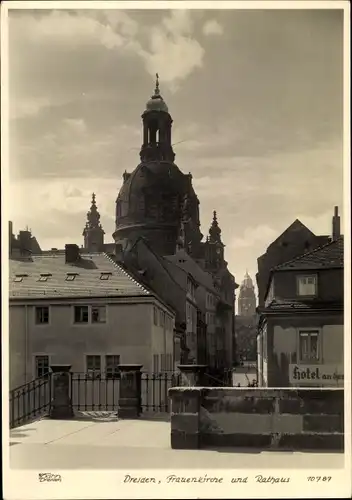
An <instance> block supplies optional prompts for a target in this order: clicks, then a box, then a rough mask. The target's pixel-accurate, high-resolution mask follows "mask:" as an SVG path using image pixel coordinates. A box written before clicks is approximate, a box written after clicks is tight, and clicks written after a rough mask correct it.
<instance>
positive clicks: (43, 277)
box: [38, 274, 52, 281]
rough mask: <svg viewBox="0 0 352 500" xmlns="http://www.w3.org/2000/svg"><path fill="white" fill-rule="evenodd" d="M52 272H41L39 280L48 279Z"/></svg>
mask: <svg viewBox="0 0 352 500" xmlns="http://www.w3.org/2000/svg"><path fill="white" fill-rule="evenodd" d="M51 276H52V274H41V275H40V278H39V280H38V281H48V279H49V278H50V277H51Z"/></svg>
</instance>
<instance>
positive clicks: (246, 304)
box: [238, 270, 256, 316]
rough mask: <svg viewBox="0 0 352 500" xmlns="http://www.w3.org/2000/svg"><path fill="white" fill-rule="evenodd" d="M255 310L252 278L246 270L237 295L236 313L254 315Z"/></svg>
mask: <svg viewBox="0 0 352 500" xmlns="http://www.w3.org/2000/svg"><path fill="white" fill-rule="evenodd" d="M255 312H256V296H255V290H254V285H253V281H252V278H251V277H250V276H249V274H248V271H247V270H246V274H245V276H244V279H243V281H242V283H241V286H240V293H239V295H238V314H239V316H255Z"/></svg>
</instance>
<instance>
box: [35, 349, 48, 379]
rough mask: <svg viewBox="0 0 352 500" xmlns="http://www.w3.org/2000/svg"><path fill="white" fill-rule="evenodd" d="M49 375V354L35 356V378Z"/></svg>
mask: <svg viewBox="0 0 352 500" xmlns="http://www.w3.org/2000/svg"><path fill="white" fill-rule="evenodd" d="M48 375H49V356H45V355H40V356H36V357H35V378H41V377H47V376H48Z"/></svg>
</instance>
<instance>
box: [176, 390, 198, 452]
mask: <svg viewBox="0 0 352 500" xmlns="http://www.w3.org/2000/svg"><path fill="white" fill-rule="evenodd" d="M201 391H202V389H198V388H189V389H188V388H181V387H173V388H171V389H169V397H170V400H171V448H173V449H179V450H180V449H181V450H197V449H198V448H200V445H201V443H200V407H201Z"/></svg>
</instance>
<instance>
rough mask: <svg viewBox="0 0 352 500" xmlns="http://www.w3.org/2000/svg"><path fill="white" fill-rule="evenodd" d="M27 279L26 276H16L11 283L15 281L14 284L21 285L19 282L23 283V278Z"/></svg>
mask: <svg viewBox="0 0 352 500" xmlns="http://www.w3.org/2000/svg"><path fill="white" fill-rule="evenodd" d="M27 277H28V274H16V276H15V278H14V280H13V281H15V282H16V283H21V281H23V278H27Z"/></svg>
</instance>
